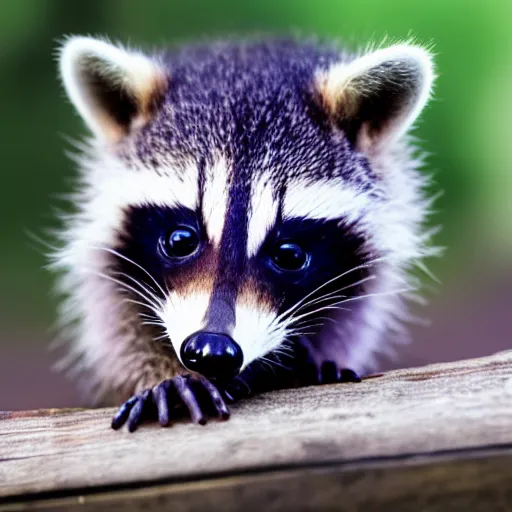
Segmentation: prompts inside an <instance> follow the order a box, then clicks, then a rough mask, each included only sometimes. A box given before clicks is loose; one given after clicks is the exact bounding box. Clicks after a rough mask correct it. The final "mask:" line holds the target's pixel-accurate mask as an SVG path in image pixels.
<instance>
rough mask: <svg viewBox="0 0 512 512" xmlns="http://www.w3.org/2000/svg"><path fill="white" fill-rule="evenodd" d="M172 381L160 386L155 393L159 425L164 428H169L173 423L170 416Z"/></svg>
mask: <svg viewBox="0 0 512 512" xmlns="http://www.w3.org/2000/svg"><path fill="white" fill-rule="evenodd" d="M171 387H172V381H169V380H165V381H164V382H161V383H160V384H158V386H156V387H155V389H154V391H153V397H154V400H155V404H156V408H157V411H158V423H160V425H161V426H162V427H168V426H169V425H170V423H171V420H170V415H169V393H170V392H171V390H170V388H171Z"/></svg>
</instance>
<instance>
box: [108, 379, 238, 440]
mask: <svg viewBox="0 0 512 512" xmlns="http://www.w3.org/2000/svg"><path fill="white" fill-rule="evenodd" d="M184 408H185V410H186V411H187V412H188V414H189V415H190V419H191V421H192V422H193V423H197V424H199V425H204V424H206V421H207V417H208V416H214V417H218V418H220V419H222V420H226V419H228V418H229V410H228V408H227V406H226V404H225V402H224V399H223V398H222V396H221V394H220V392H219V391H218V389H217V388H216V387H215V386H214V385H213V384H212V383H211V382H210V381H209V380H208V379H206V378H205V377H203V376H202V375H196V374H184V375H178V376H176V377H173V378H171V379H167V380H164V381H163V382H160V383H159V384H157V385H156V386H154V387H152V388H149V389H145V390H144V391H142V392H140V393H137V394H136V395H134V396H132V397H131V398H130V399H128V400H127V401H126V402H125V403H124V404H123V405H122V406H121V407H120V408H119V410H118V412H117V413H116V415H115V416H114V418H113V419H112V428H113V429H115V430H117V429H119V428H121V427H122V426H123V425H124V424H125V423H126V424H127V427H128V430H129V431H130V432H133V431H134V430H135V429H136V428H137V427H138V426H139V425H140V424H141V422H142V421H144V420H158V422H159V423H160V425H161V426H168V425H169V424H170V423H171V421H172V420H173V419H177V418H179V417H182V416H183V409H184Z"/></svg>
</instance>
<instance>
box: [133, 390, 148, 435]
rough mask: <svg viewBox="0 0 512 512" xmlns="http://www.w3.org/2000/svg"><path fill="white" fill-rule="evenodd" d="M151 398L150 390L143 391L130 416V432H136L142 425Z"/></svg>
mask: <svg viewBox="0 0 512 512" xmlns="http://www.w3.org/2000/svg"><path fill="white" fill-rule="evenodd" d="M151 398H152V395H151V390H150V389H147V390H146V391H143V392H142V393H141V395H140V396H139V397H138V398H137V402H136V403H135V405H134V406H133V408H132V410H131V411H130V414H129V415H128V421H127V427H128V431H129V432H134V431H135V430H136V429H137V427H138V426H139V425H140V424H141V422H142V420H143V419H144V413H145V410H146V409H147V407H148V405H149V403H148V402H149V401H150V400H151Z"/></svg>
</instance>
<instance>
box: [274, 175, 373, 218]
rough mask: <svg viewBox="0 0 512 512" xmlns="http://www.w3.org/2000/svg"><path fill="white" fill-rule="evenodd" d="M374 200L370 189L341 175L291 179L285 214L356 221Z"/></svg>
mask: <svg viewBox="0 0 512 512" xmlns="http://www.w3.org/2000/svg"><path fill="white" fill-rule="evenodd" d="M373 201H375V199H373ZM371 202H372V198H371V197H370V196H369V194H368V193H367V192H365V191H362V190H358V189H357V188H356V187H355V186H354V185H351V184H350V183H347V182H346V181H344V180H341V179H337V178H334V179H330V180H320V181H292V182H291V183H289V184H288V187H287V189H286V193H285V196H284V202H283V217H284V218H293V217H299V218H308V219H325V220H331V219H344V220H345V221H347V222H349V223H353V222H356V221H359V220H360V219H361V217H363V215H364V214H365V212H366V211H367V210H368V208H369V207H371V206H372V205H371Z"/></svg>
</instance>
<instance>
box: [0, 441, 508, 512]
mask: <svg viewBox="0 0 512 512" xmlns="http://www.w3.org/2000/svg"><path fill="white" fill-rule="evenodd" d="M483 463H485V466H486V470H487V472H488V471H489V464H491V466H492V465H493V464H496V467H498V466H499V467H500V468H501V469H500V475H501V477H503V478H505V479H507V481H508V482H510V486H509V488H512V443H508V444H496V445H487V446H479V447H470V448H461V449H455V450H442V451H437V452H428V453H409V454H400V455H392V456H382V457H370V458H364V459H347V460H335V461H323V462H322V461H319V462H308V463H304V464H294V465H270V466H266V467H258V468H251V469H247V470H244V471H234V472H223V473H214V474H204V475H200V476H190V477H184V478H164V479H157V480H150V481H145V482H143V483H140V482H126V483H123V484H112V485H106V486H95V487H80V488H72V489H64V490H56V491H45V492H40V493H34V494H19V495H13V496H10V497H4V498H0V512H3V511H17V510H26V509H39V508H41V509H42V510H43V509H48V508H51V509H52V510H53V509H54V508H58V507H71V508H72V509H73V507H76V506H80V507H83V505H84V504H86V503H91V504H94V503H97V504H98V508H91V509H90V510H103V509H104V508H103V507H104V506H105V501H110V502H111V503H115V502H116V500H118V501H119V500H129V501H133V500H139V501H140V500H142V502H143V501H144V500H149V499H155V498H157V497H159V496H168V497H171V498H172V497H173V496H181V495H184V494H185V495H189V496H195V495H196V494H201V493H202V495H204V496H205V497H206V493H208V492H211V490H212V489H234V488H236V487H240V486H242V487H245V488H248V487H250V486H252V485H254V483H258V484H259V485H260V486H261V485H263V487H264V486H265V482H267V481H268V482H272V481H275V480H276V479H278V480H279V479H280V480H283V479H284V480H285V481H286V482H288V484H289V482H290V481H291V482H293V481H295V480H297V481H298V480H301V479H304V476H305V475H308V474H310V473H316V474H320V475H322V474H323V475H331V474H335V475H339V476H340V477H342V476H343V478H344V479H345V482H344V489H345V491H347V490H348V486H347V485H345V483H346V482H350V481H351V480H352V479H353V478H362V477H363V476H364V475H367V474H368V473H375V472H380V473H382V475H385V478H389V477H390V476H391V475H392V474H393V473H395V472H399V473H400V472H402V471H403V470H408V471H409V470H411V471H412V470H419V469H422V468H423V469H425V470H427V476H428V472H431V471H432V470H433V469H436V468H442V467H444V466H449V467H450V468H452V469H450V470H449V471H446V472H445V473H446V475H445V476H446V482H445V484H446V485H448V484H449V480H450V479H453V480H454V481H460V478H461V476H460V468H462V467H465V466H468V467H469V466H478V465H480V464H482V465H483ZM503 467H505V468H507V469H508V471H506V472H504V471H503ZM299 487H300V486H299ZM285 491H286V489H283V492H285ZM416 491H418V492H421V487H420V486H418V488H417V489H416ZM404 492H405V491H404ZM510 498H511V502H510V504H511V506H512V494H511V496H510ZM194 499H195V498H194ZM237 506H238V505H237ZM34 507H35V508H34ZM240 508H243V507H242V505H240ZM82 510H89V509H83V508H82ZM127 510H129V509H127ZM137 510H139V508H137ZM194 510H195V509H194ZM198 510H200V508H198ZM247 510H252V509H251V508H250V507H249V508H248V509H247Z"/></svg>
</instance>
